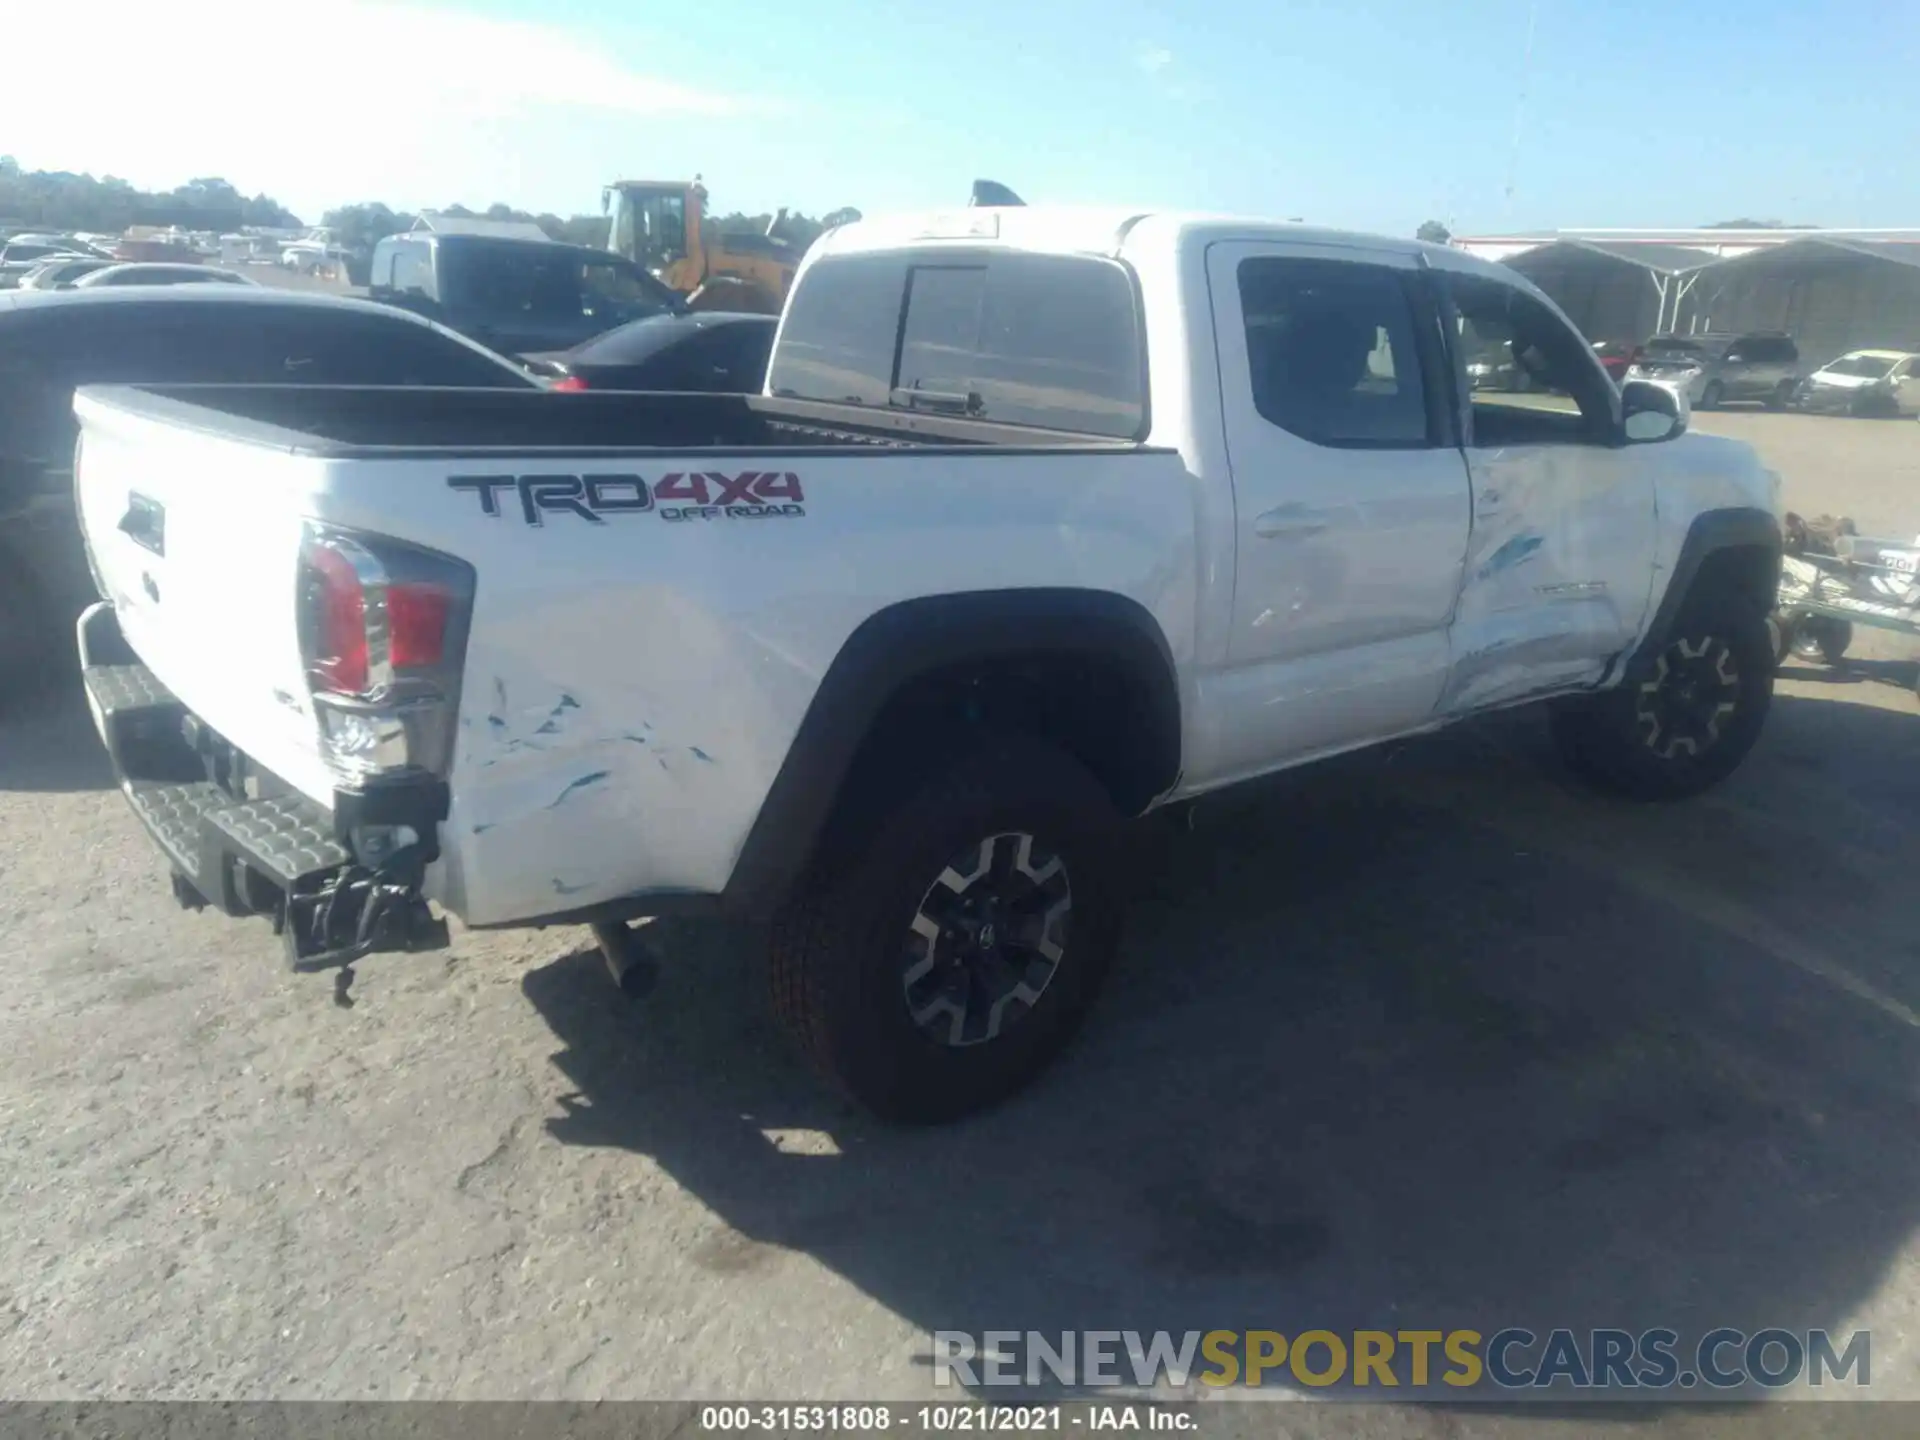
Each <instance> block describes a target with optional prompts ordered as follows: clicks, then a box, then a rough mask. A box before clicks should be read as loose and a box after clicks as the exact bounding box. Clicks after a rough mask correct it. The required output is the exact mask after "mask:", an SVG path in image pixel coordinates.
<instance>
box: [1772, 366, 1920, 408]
mask: <svg viewBox="0 0 1920 1440" xmlns="http://www.w3.org/2000/svg"><path fill="white" fill-rule="evenodd" d="M1793 403H1794V405H1795V406H1796V407H1797V408H1799V409H1801V410H1837V411H1844V412H1845V413H1846V414H1848V415H1914V414H1920V355H1916V354H1914V353H1913V352H1912V351H1908V350H1852V351H1849V352H1848V353H1847V354H1845V355H1842V356H1841V357H1840V358H1839V359H1838V360H1829V361H1828V362H1827V363H1826V364H1825V365H1822V366H1821V367H1820V368H1819V369H1818V370H1816V371H1814V372H1813V373H1812V374H1811V375H1809V376H1807V378H1806V379H1804V380H1802V381H1801V382H1800V384H1799V387H1798V388H1797V389H1796V390H1795V391H1794V392H1793Z"/></svg>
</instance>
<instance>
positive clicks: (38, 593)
mask: <svg viewBox="0 0 1920 1440" xmlns="http://www.w3.org/2000/svg"><path fill="white" fill-rule="evenodd" d="M142 381H146V382H156V383H158V382H177V383H214V382H223V383H232V384H290V383H291V384H312V385H437V386H450V387H455V388H459V389H472V388H500V389H508V390H531V389H538V388H539V387H538V385H537V384H536V382H535V381H533V380H532V379H531V378H529V377H528V376H527V375H526V373H525V372H524V371H522V370H521V369H520V368H519V367H518V366H516V365H513V364H511V363H509V362H508V361H506V360H504V359H502V358H501V357H500V356H498V355H494V354H492V353H490V352H489V351H487V350H484V349H482V348H481V347H480V346H478V345H475V344H473V343H472V342H471V341H469V340H466V339H463V338H462V337H461V336H459V335H456V334H454V333H453V332H452V331H450V330H446V329H443V328H442V327H440V326H438V325H434V324H432V323H431V322H429V321H426V320H423V319H421V318H420V317H418V316H415V315H409V314H406V313H405V312H404V311H400V310H395V309H392V308H390V307H388V306H384V305H372V304H368V303H367V302H366V301H363V300H346V299H341V298H338V297H334V296H327V295H314V294H308V293H304V292H294V291H286V290H270V289H267V288H265V287H264V286H259V285H128V286H123V287H114V288H107V289H83V290H66V291H58V292H51V291H43V290H17V291H13V292H11V293H8V294H0V625H3V628H0V695H4V694H5V693H6V691H7V690H8V689H9V688H11V683H12V677H11V676H10V675H8V674H6V673H5V672H6V670H7V667H8V661H9V658H10V659H11V660H12V662H13V663H14V665H15V666H16V667H19V666H32V665H34V664H37V663H39V662H40V661H41V660H43V659H44V658H45V657H46V656H47V655H49V654H52V653H59V652H62V651H64V649H65V646H66V644H67V634H68V621H69V620H70V619H71V618H72V617H73V616H74V615H75V614H77V613H78V612H79V610H80V607H81V606H82V605H83V604H85V603H86V601H87V600H88V598H90V596H91V594H92V590H93V587H92V585H91V583H90V582H89V580H88V578H87V569H86V563H85V558H84V556H83V554H82V551H81V546H80V538H79V531H78V530H77V529H76V528H75V523H74V515H73V453H74V441H75V439H76V436H77V434H78V427H77V425H76V423H75V421H74V418H73V391H74V387H75V386H77V385H90V384H101V383H113V382H142Z"/></svg>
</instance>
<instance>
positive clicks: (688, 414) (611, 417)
mask: <svg viewBox="0 0 1920 1440" xmlns="http://www.w3.org/2000/svg"><path fill="white" fill-rule="evenodd" d="M81 393H82V394H93V395H99V396H100V397H101V398H103V399H108V398H110V399H111V401H112V403H113V404H115V405H116V406H119V407H121V408H123V409H126V410H130V411H132V412H133V413H135V414H141V415H146V416H149V417H151V418H154V419H163V420H166V421H168V422H169V423H171V424H174V425H177V426H181V427H184V428H187V429H192V430H197V431H202V432H217V433H219V434H220V435H222V436H223V437H226V438H229V439H238V440H249V441H252V442H254V443H257V444H266V445H271V446H273V447H274V448H276V449H285V450H289V451H292V452H294V453H297V454H305V455H318V456H323V457H328V458H338V459H372V458H393V457H398V456H402V455H404V456H409V457H416V458H425V457H427V456H429V455H471V454H485V453H487V452H490V451H512V452H514V453H516V454H530V453H546V454H552V455H556V456H558V455H566V454H571V455H587V454H606V453H608V452H614V451H617V452H626V451H636V450H638V451H646V450H679V451H684V450H713V451H742V452H751V451H761V450H784V451H792V450H796V449H837V450H854V451H862V450H866V451H870V450H875V449H879V450H943V449H966V450H975V449H979V448H981V447H991V448H993V449H995V450H1007V451H1046V452H1049V453H1052V452H1056V451H1060V450H1097V451H1115V450H1131V449H1136V448H1138V447H1136V446H1135V445H1134V444H1133V443H1132V442H1129V441H1125V440H1113V439H1109V438H1107V437H1104V436H1090V435H1081V434H1075V433H1072V432H1066V431H1053V430H1037V429H1033V428H1031V427H1026V426H1012V425H996V424H993V423H992V422H990V421H982V420H969V419H965V418H960V417H953V416H945V415H929V414H924V413H919V412H913V411H905V410H877V409H873V408H871V407H866V406H860V405H831V404H820V403H817V402H813V401H805V400H789V399H776V398H770V397H767V396H761V395H710V394H698V393H687V394H677V393H667V392H639V391H617V390H606V391H587V392H577V393H575V392H557V391H543V390H471V389H458V390H456V389H445V390H443V389H431V388H424V387H421V388H408V389H398V388H392V387H386V388H371V387H351V386H338V387H335V386H313V385H142V386H89V387H86V388H85V389H83V391H82V392H81Z"/></svg>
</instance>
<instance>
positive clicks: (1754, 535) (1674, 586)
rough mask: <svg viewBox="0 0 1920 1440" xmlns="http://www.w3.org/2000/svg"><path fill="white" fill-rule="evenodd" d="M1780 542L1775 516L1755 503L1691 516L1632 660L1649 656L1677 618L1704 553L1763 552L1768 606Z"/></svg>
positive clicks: (1776, 584) (1662, 643)
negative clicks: (1768, 566)
mask: <svg viewBox="0 0 1920 1440" xmlns="http://www.w3.org/2000/svg"><path fill="white" fill-rule="evenodd" d="M1782 543H1783V542H1782V537H1781V534H1780V521H1779V518H1778V517H1777V516H1775V515H1774V514H1772V513H1771V512H1770V511H1767V510H1762V509H1760V508H1759V507H1758V506H1749V505H1739V506H1729V507H1728V508H1726V509H1722V510H1704V511H1702V512H1701V513H1700V514H1698V515H1696V516H1694V518H1693V523H1692V524H1690V525H1689V526H1688V527H1687V536H1686V539H1685V540H1683V541H1681V543H1680V553H1679V555H1678V556H1677V557H1675V559H1674V562H1673V573H1672V574H1671V575H1669V576H1668V577H1667V589H1666V593H1665V594H1664V595H1662V596H1661V597H1660V604H1659V606H1658V608H1657V609H1656V610H1655V611H1654V615H1653V623H1652V624H1650V625H1649V626H1648V627H1647V630H1646V634H1645V637H1644V638H1643V639H1642V640H1641V642H1640V646H1639V649H1638V650H1636V651H1635V652H1634V659H1635V660H1636V661H1644V660H1651V659H1652V657H1653V656H1655V655H1657V654H1658V653H1659V652H1660V650H1661V649H1662V648H1663V647H1664V646H1665V644H1666V637H1667V635H1668V633H1669V632H1670V631H1671V630H1672V629H1673V624H1674V621H1675V620H1676V619H1678V618H1679V615H1680V610H1681V607H1682V606H1684V605H1685V604H1686V603H1687V597H1688V595H1689V593H1690V592H1691V591H1692V589H1693V584H1694V581H1695V580H1697V579H1698V578H1699V576H1700V569H1701V567H1702V566H1703V565H1705V564H1706V562H1707V559H1708V557H1709V556H1712V555H1714V554H1717V553H1719V552H1721V551H1725V550H1763V551H1765V552H1766V553H1767V554H1768V555H1769V556H1770V557H1771V562H1772V571H1773V574H1772V579H1771V581H1770V582H1769V584H1768V587H1767V595H1768V605H1767V609H1768V610H1771V609H1772V608H1773V606H1772V597H1773V596H1774V595H1775V594H1777V593H1778V592H1779V589H1780V554H1781V547H1782Z"/></svg>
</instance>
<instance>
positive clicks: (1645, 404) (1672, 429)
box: [1620, 380, 1689, 445]
mask: <svg viewBox="0 0 1920 1440" xmlns="http://www.w3.org/2000/svg"><path fill="white" fill-rule="evenodd" d="M1688 409H1689V407H1688V405H1687V402H1686V400H1685V399H1684V398H1683V397H1682V395H1681V394H1680V392H1679V391H1678V390H1675V389H1673V388H1672V387H1670V386H1667V385H1661V384H1658V383H1656V382H1655V381H1652V380H1629V381H1627V383H1626V384H1624V385H1622V386H1621V387H1620V430H1621V433H1622V435H1623V436H1625V438H1626V441H1627V443H1628V444H1629V445H1647V444H1651V443H1653V442H1654V441H1656V440H1671V439H1673V437H1674V436H1676V435H1679V434H1681V433H1682V432H1683V431H1685V430H1686V428H1687V419H1688Z"/></svg>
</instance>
